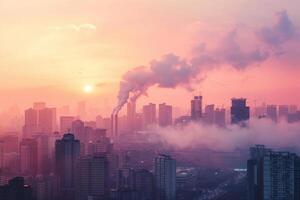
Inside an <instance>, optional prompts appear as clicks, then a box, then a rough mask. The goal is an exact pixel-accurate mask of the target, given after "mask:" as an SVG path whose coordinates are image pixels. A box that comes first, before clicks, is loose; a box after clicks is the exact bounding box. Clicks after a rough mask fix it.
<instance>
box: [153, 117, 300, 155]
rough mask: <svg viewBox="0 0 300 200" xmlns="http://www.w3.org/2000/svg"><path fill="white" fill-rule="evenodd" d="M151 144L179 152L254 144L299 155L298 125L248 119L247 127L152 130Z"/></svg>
mask: <svg viewBox="0 0 300 200" xmlns="http://www.w3.org/2000/svg"><path fill="white" fill-rule="evenodd" d="M152 131H153V132H154V133H155V134H156V137H154V138H155V140H157V141H159V142H163V143H164V144H166V145H168V146H172V147H174V148H179V149H211V150H215V151H233V150H235V149H246V148H247V147H249V146H253V145H255V144H264V145H266V146H268V147H270V148H295V149H296V150H297V151H298V152H300V144H299V139H300V123H287V122H283V121H282V122H280V123H277V124H276V123H274V122H272V121H271V120H268V119H252V120H250V121H249V124H248V127H241V126H238V125H229V126H228V127H227V128H220V127H217V126H208V125H203V124H195V123H191V124H189V125H187V126H184V127H167V128H160V127H155V128H153V130H152Z"/></svg>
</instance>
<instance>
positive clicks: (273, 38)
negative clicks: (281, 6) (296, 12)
mask: <svg viewBox="0 0 300 200" xmlns="http://www.w3.org/2000/svg"><path fill="white" fill-rule="evenodd" d="M295 35H296V28H295V25H294V24H293V23H292V21H291V20H290V18H289V16H288V13H287V12H286V11H280V12H277V13H276V14H275V22H274V24H273V25H271V26H265V27H262V28H261V29H260V30H258V31H257V36H258V37H259V38H260V39H261V40H262V41H263V42H265V43H266V44H268V45H271V46H274V47H279V46H281V45H282V44H284V43H285V42H287V41H289V40H291V39H292V38H293V37H294V36H295Z"/></svg>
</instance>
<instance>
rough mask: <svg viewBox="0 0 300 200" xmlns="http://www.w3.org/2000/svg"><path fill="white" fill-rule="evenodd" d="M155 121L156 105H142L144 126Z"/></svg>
mask: <svg viewBox="0 0 300 200" xmlns="http://www.w3.org/2000/svg"><path fill="white" fill-rule="evenodd" d="M155 123H156V105H155V104H153V103H149V104H148V105H144V106H143V124H144V128H147V127H148V126H149V125H152V124H155Z"/></svg>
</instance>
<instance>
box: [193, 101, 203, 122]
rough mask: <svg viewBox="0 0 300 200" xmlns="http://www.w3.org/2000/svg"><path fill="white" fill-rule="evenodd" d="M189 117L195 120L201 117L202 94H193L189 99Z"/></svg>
mask: <svg viewBox="0 0 300 200" xmlns="http://www.w3.org/2000/svg"><path fill="white" fill-rule="evenodd" d="M191 118H192V120H197V121H198V120H200V119H201V118H202V96H194V99H193V100H191Z"/></svg>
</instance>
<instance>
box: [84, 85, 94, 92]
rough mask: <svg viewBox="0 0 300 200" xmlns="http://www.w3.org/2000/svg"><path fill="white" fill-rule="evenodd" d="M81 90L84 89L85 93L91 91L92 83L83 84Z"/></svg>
mask: <svg viewBox="0 0 300 200" xmlns="http://www.w3.org/2000/svg"><path fill="white" fill-rule="evenodd" d="M83 91H84V92H85V93H91V92H92V91H93V86H92V85H85V86H84V87H83Z"/></svg>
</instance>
